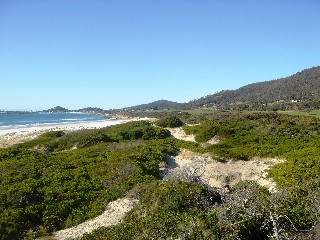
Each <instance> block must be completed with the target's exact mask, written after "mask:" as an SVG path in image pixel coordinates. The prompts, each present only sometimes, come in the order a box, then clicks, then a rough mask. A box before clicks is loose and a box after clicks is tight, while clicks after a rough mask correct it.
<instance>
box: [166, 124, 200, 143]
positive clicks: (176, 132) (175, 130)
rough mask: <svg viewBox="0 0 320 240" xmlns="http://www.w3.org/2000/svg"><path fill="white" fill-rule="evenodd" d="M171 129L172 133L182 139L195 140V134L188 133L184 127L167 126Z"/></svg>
mask: <svg viewBox="0 0 320 240" xmlns="http://www.w3.org/2000/svg"><path fill="white" fill-rule="evenodd" d="M166 129H168V130H169V131H170V133H171V135H172V136H173V137H174V138H176V139H180V140H184V141H189V142H195V141H196V140H195V139H194V135H192V134H190V135H187V134H186V133H185V132H184V130H183V128H182V127H179V128H166Z"/></svg>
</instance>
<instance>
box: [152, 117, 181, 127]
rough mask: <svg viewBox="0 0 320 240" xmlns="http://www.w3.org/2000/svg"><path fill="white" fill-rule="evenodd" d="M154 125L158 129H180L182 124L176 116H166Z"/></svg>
mask: <svg viewBox="0 0 320 240" xmlns="http://www.w3.org/2000/svg"><path fill="white" fill-rule="evenodd" d="M156 125H158V126H160V127H169V128H175V127H181V126H182V125H183V122H182V121H181V120H180V118H178V117H176V116H167V117H162V118H160V120H158V121H157V122H156Z"/></svg>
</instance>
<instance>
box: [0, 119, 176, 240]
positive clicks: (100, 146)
mask: <svg viewBox="0 0 320 240" xmlns="http://www.w3.org/2000/svg"><path fill="white" fill-rule="evenodd" d="M168 136H170V133H169V132H168V131H167V130H164V129H161V128H158V127H152V126H151V125H150V123H147V122H132V123H127V124H122V125H119V126H113V127H108V128H104V129H99V130H83V131H78V132H72V133H66V134H64V133H63V132H50V133H45V134H43V135H41V136H40V137H38V138H37V139H34V140H32V141H30V142H26V143H23V144H20V145H18V146H15V147H12V148H8V149H0V157H1V161H0V169H1V170H0V239H22V238H23V237H25V236H26V234H27V232H29V233H30V234H31V235H32V232H34V233H35V234H36V235H41V234H45V233H48V232H51V231H54V230H57V229H61V228H65V227H69V226H73V225H75V224H78V223H81V222H83V221H84V220H86V219H88V218H92V217H94V216H96V215H98V214H99V213H100V212H101V211H102V210H103V208H104V207H105V205H106V203H108V202H109V201H112V200H115V199H117V198H119V197H122V196H124V195H125V194H126V193H127V192H128V191H129V190H130V189H132V188H133V187H134V186H136V185H137V184H142V183H148V182H150V181H153V180H155V179H157V178H158V177H159V167H158V166H159V163H160V162H163V161H164V159H165V158H166V156H167V155H168V154H171V155H172V154H176V153H177V151H178V148H177V147H176V146H175V141H173V140H171V139H166V137H168ZM117 145H119V147H118V146H117ZM73 146H76V148H75V149H73V150H70V149H71V148H72V147H73ZM44 149H45V150H44Z"/></svg>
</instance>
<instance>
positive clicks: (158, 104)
mask: <svg viewBox="0 0 320 240" xmlns="http://www.w3.org/2000/svg"><path fill="white" fill-rule="evenodd" d="M179 105H180V103H177V102H172V101H168V100H158V101H155V102H151V103H147V104H141V105H137V106H132V107H128V108H125V109H122V110H126V111H131V110H132V111H137V110H151V109H152V110H163V109H168V108H177V107H178V106H179Z"/></svg>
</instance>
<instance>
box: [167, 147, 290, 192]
mask: <svg viewBox="0 0 320 240" xmlns="http://www.w3.org/2000/svg"><path fill="white" fill-rule="evenodd" d="M283 161H284V160H282V159H277V158H265V159H263V158H255V159H252V160H249V161H241V160H237V161H236V160H232V159H228V160H224V161H217V160H214V159H212V157H211V156H210V155H209V154H199V153H194V152H191V151H189V150H185V149H184V150H182V151H181V152H180V154H179V155H178V156H175V157H171V158H168V160H167V163H168V166H169V168H168V173H167V175H166V177H167V178H171V177H174V176H175V175H176V176H183V175H184V176H185V175H194V176H198V177H199V178H200V179H201V180H202V181H204V182H206V183H207V184H209V185H210V186H212V187H215V188H224V187H226V186H232V185H234V184H235V183H237V182H239V181H244V180H252V181H256V182H257V183H259V184H260V185H262V186H265V187H267V188H268V189H269V190H270V191H274V190H275V189H276V183H275V182H273V181H272V179H270V178H267V177H266V175H267V170H268V169H270V168H271V167H272V166H273V165H275V164H277V163H281V162H283Z"/></svg>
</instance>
